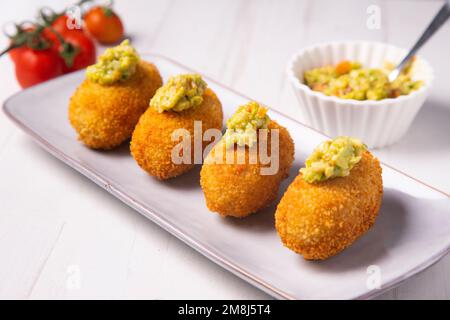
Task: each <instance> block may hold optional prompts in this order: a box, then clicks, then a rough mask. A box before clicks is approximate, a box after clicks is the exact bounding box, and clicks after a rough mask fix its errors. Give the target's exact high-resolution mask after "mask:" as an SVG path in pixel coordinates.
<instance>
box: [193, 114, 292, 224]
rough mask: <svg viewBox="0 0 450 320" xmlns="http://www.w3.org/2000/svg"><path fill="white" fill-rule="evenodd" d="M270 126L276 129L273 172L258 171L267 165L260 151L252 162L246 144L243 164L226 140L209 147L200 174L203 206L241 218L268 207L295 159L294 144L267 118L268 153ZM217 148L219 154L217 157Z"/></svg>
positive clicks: (286, 132)
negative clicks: (276, 168)
mask: <svg viewBox="0 0 450 320" xmlns="http://www.w3.org/2000/svg"><path fill="white" fill-rule="evenodd" d="M272 129H278V130H279V157H278V159H279V162H278V163H279V166H278V170H277V171H276V172H274V174H267V175H264V174H261V172H262V171H261V169H262V168H263V167H268V166H270V164H262V163H261V158H260V154H258V161H257V162H256V163H251V162H250V161H249V159H250V152H249V148H248V146H245V161H243V162H241V163H242V164H239V163H238V162H237V159H238V158H237V150H238V149H237V148H234V147H233V148H229V147H227V146H226V143H225V139H222V140H221V141H220V142H219V143H218V144H217V145H216V146H214V148H213V149H212V150H211V152H210V153H209V155H208V156H207V158H206V159H205V162H204V164H203V167H202V170H201V173H200V184H201V186H202V189H203V192H204V195H205V199H206V205H207V207H208V208H209V209H210V210H211V211H214V212H217V213H219V214H220V215H222V216H233V217H239V218H241V217H246V216H248V215H250V214H252V213H254V212H257V211H259V210H261V209H263V208H265V207H267V206H268V205H269V204H270V203H272V202H273V201H274V200H275V199H276V197H277V194H278V189H279V185H280V183H281V181H282V180H283V179H285V178H287V177H288V175H289V169H290V167H291V165H292V162H293V160H294V143H293V141H292V138H291V136H290V135H289V132H288V131H287V129H286V128H284V127H282V126H280V125H279V124H277V123H276V122H275V121H270V122H269V124H268V134H267V138H268V143H267V154H268V155H270V154H271V152H272V150H271V149H272V148H271V146H272V143H271V139H270V130H272ZM219 148H221V152H222V153H221V154H219V156H217V153H218V151H219ZM227 153H228V156H227ZM230 153H231V155H230ZM258 153H259V151H258ZM218 157H219V158H220V157H223V158H222V159H219V160H222V161H217V160H218ZM227 158H228V159H234V162H232V163H227V161H226V160H227Z"/></svg>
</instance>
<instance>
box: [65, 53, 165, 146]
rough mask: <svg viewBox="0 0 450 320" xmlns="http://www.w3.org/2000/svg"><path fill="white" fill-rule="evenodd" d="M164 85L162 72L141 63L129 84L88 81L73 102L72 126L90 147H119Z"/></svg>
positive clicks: (72, 99) (77, 91)
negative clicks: (103, 83)
mask: <svg viewBox="0 0 450 320" xmlns="http://www.w3.org/2000/svg"><path fill="white" fill-rule="evenodd" d="M161 85H162V79H161V76H160V74H159V71H158V69H157V68H156V66H155V65H153V64H151V63H148V62H145V61H140V62H139V63H138V65H137V68H136V72H135V74H134V75H133V76H132V77H131V78H130V79H128V80H127V81H123V82H117V83H114V84H111V85H101V84H99V83H96V82H93V81H91V80H89V79H86V80H84V81H83V83H82V84H81V85H80V86H79V87H78V88H77V90H76V91H75V93H74V95H73V96H72V97H71V99H70V105H69V120H70V123H71V124H72V126H73V127H74V128H75V130H76V131H77V132H78V137H79V139H80V140H81V141H82V142H84V143H85V144H86V145H87V146H88V147H90V148H93V149H112V148H114V147H117V146H118V145H120V144H121V143H122V142H124V141H125V140H127V139H128V138H130V136H131V134H132V132H133V129H134V127H135V126H136V123H137V122H138V120H139V117H140V116H141V115H142V114H143V113H144V112H145V110H147V108H148V103H149V101H150V99H151V98H152V97H153V95H154V94H155V92H156V90H157V89H158V88H159V87H161Z"/></svg>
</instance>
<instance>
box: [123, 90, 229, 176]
mask: <svg viewBox="0 0 450 320" xmlns="http://www.w3.org/2000/svg"><path fill="white" fill-rule="evenodd" d="M195 121H201V122H202V131H203V132H202V134H203V133H204V132H205V131H206V130H207V129H212V128H214V129H218V130H221V129H222V122H223V113H222V104H221V103H220V101H219V99H218V98H217V96H216V94H215V93H214V92H213V91H212V90H211V89H209V88H206V89H205V91H204V94H203V102H202V103H201V104H200V105H198V106H195V107H192V108H189V109H187V110H184V111H181V112H176V111H165V112H158V110H156V109H155V108H152V107H150V108H148V109H147V111H146V112H145V113H144V114H143V115H142V117H141V118H140V119H139V122H138V124H137V126H136V128H135V130H134V132H133V136H132V138H131V154H132V155H133V157H134V159H135V160H136V162H137V163H138V164H139V166H140V167H141V168H142V169H144V170H145V171H147V172H148V173H149V174H150V175H152V176H154V177H156V178H158V179H160V180H165V179H169V178H173V177H176V176H179V175H181V174H183V173H185V172H187V171H189V170H191V169H192V168H193V167H194V165H195V164H194V161H193V159H192V161H191V163H181V164H176V163H174V162H173V161H172V150H173V148H174V147H175V146H176V145H177V144H179V142H178V141H172V138H171V135H172V133H173V132H174V131H175V130H177V129H186V130H188V131H189V132H190V134H191V137H194V122H195ZM207 145H208V143H207V142H203V149H204V148H205V147H206V146H207ZM191 151H192V152H191V154H192V157H193V155H194V139H193V138H192V139H191Z"/></svg>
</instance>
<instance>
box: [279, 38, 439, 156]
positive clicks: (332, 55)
mask: <svg viewBox="0 0 450 320" xmlns="http://www.w3.org/2000/svg"><path fill="white" fill-rule="evenodd" d="M406 53H407V50H405V49H401V48H398V47H395V46H393V45H388V44H385V43H379V42H367V41H347V42H331V43H323V44H318V45H315V46H312V47H308V48H306V49H304V50H302V51H300V52H298V53H296V54H295V55H294V56H293V57H292V59H291V60H290V61H289V64H288V67H287V76H288V78H289V81H290V82H291V84H292V86H293V88H294V91H295V94H296V96H297V99H298V101H299V106H300V109H301V111H302V114H303V116H304V119H305V120H306V122H307V124H308V125H310V126H312V127H313V128H315V129H317V130H319V131H321V132H323V133H325V134H326V135H328V136H331V137H335V136H339V135H348V136H353V137H357V138H359V139H361V140H362V141H364V143H365V144H366V145H367V146H369V147H370V148H381V147H385V146H389V145H391V144H393V143H395V142H397V141H398V140H400V138H401V137H402V136H403V135H404V134H405V133H406V132H407V130H408V128H409V127H410V125H411V123H412V122H413V120H414V117H415V116H416V115H417V113H418V111H419V110H420V108H421V107H422V105H423V103H424V102H425V99H426V97H427V95H428V92H429V89H430V87H431V83H432V80H433V71H432V68H431V66H430V64H429V63H428V62H426V61H425V60H423V59H422V58H420V57H418V58H417V59H416V61H415V63H414V67H413V69H412V77H413V79H414V80H422V81H423V82H424V85H423V86H422V87H421V88H420V89H419V90H416V91H414V92H412V93H410V94H408V95H404V96H400V97H397V98H392V99H383V100H378V101H372V100H364V101H358V100H350V99H342V98H338V97H334V96H327V95H325V94H323V93H321V92H317V91H313V90H312V89H310V88H309V87H308V86H307V85H306V84H304V79H303V74H304V72H305V71H307V70H310V69H313V68H317V67H322V66H326V65H330V64H336V63H339V62H340V61H342V60H352V61H359V62H361V63H362V65H363V66H364V67H371V68H381V67H382V66H383V64H384V62H385V61H389V62H392V63H394V64H396V63H398V62H399V61H400V60H401V59H402V58H403V57H404V56H405V54H406Z"/></svg>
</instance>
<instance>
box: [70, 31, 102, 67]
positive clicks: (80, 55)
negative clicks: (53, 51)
mask: <svg viewBox="0 0 450 320" xmlns="http://www.w3.org/2000/svg"><path fill="white" fill-rule="evenodd" d="M63 37H64V40H65V41H67V42H68V43H70V44H72V45H73V46H74V47H75V48H77V50H78V52H77V54H76V56H75V59H74V61H73V65H72V66H71V67H69V66H66V65H65V64H64V66H63V72H64V73H68V72H72V71H76V70H80V69H83V68H86V67H87V66H90V65H91V64H94V63H95V57H96V49H95V44H94V42H93V41H92V39H91V38H90V37H89V36H88V35H87V34H85V33H84V32H67V33H64V34H63Z"/></svg>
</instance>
